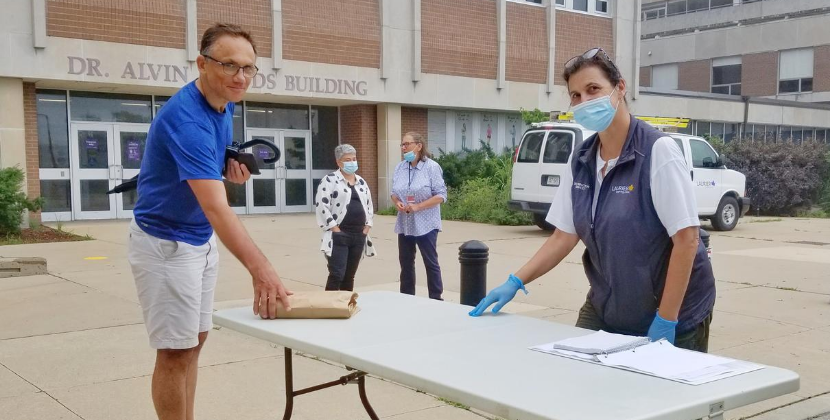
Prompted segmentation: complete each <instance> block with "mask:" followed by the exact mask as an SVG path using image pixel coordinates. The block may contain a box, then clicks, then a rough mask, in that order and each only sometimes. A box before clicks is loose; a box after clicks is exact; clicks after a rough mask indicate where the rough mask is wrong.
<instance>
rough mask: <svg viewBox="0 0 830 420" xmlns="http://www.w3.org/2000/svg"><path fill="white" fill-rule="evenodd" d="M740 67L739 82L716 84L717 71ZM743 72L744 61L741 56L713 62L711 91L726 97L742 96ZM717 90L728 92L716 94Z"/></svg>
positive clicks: (718, 59)
mask: <svg viewBox="0 0 830 420" xmlns="http://www.w3.org/2000/svg"><path fill="white" fill-rule="evenodd" d="M731 66H738V81H737V82H731V83H715V69H718V68H721V67H731ZM742 71H743V60H742V59H741V57H740V56H737V57H722V58H715V59H713V60H712V65H711V68H710V77H709V91H710V92H712V93H721V94H725V95H740V94H741V83H742V81H743V80H742V78H741V72H742ZM716 88H726V92H725V93H724V92H715V89H716Z"/></svg>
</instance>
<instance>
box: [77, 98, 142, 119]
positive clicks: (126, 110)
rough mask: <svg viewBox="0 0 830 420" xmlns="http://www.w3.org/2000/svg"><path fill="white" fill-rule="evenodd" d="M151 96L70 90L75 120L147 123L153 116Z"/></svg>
mask: <svg viewBox="0 0 830 420" xmlns="http://www.w3.org/2000/svg"><path fill="white" fill-rule="evenodd" d="M150 99H151V97H150V96H144V95H113V94H108V93H94V92H70V93H69V101H70V109H71V111H72V120H73V121H103V122H125V123H147V124H149V123H150V121H151V120H152V118H153V115H152V114H153V111H152V103H151V100H150Z"/></svg>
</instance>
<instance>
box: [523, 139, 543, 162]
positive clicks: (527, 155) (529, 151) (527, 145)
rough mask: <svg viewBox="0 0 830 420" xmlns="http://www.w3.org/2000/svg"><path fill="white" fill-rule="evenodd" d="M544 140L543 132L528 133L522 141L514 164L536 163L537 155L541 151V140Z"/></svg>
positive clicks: (537, 160)
mask: <svg viewBox="0 0 830 420" xmlns="http://www.w3.org/2000/svg"><path fill="white" fill-rule="evenodd" d="M544 138H545V133H544V132H535V133H528V134H527V135H526V136H525V139H524V141H522V145H521V146H520V147H521V148H520V149H519V157H518V158H517V159H516V163H538V162H539V154H540V153H541V151H542V139H544Z"/></svg>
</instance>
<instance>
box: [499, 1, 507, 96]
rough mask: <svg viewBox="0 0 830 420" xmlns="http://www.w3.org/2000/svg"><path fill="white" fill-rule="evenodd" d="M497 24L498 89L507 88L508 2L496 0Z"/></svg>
mask: <svg viewBox="0 0 830 420" xmlns="http://www.w3.org/2000/svg"><path fill="white" fill-rule="evenodd" d="M496 24H497V25H498V40H499V64H498V70H497V71H496V89H502V88H504V87H505V86H506V82H505V76H506V74H507V0H496Z"/></svg>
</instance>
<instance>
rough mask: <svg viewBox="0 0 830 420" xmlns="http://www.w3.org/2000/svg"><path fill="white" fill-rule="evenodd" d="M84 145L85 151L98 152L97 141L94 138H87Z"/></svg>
mask: <svg viewBox="0 0 830 420" xmlns="http://www.w3.org/2000/svg"><path fill="white" fill-rule="evenodd" d="M84 143H85V144H86V150H98V139H96V138H95V137H91V136H90V137H87V138H86V140H85V141H84Z"/></svg>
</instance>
